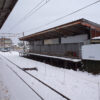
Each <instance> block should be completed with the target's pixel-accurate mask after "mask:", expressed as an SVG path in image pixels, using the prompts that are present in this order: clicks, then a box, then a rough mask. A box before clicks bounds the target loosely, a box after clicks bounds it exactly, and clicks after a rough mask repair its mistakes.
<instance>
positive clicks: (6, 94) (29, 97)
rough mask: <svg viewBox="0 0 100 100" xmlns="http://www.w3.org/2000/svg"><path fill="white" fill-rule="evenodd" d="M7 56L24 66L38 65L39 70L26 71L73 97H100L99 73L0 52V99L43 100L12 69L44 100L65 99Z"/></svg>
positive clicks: (89, 99)
mask: <svg viewBox="0 0 100 100" xmlns="http://www.w3.org/2000/svg"><path fill="white" fill-rule="evenodd" d="M4 57H6V58H8V59H9V60H10V61H12V62H14V63H15V64H16V65H18V66H20V67H21V68H33V67H37V69H38V71H36V70H32V71H27V72H28V73H30V74H32V75H33V76H35V77H37V78H38V79H40V80H41V81H43V82H44V83H46V84H48V85H49V86H51V87H52V88H54V89H56V90H57V91H59V92H60V93H62V94H63V95H65V96H66V97H68V98H69V99H70V100H100V75H92V74H91V73H87V72H81V71H79V70H77V71H73V70H69V69H63V68H59V67H55V66H51V65H49V64H46V63H42V62H38V61H35V60H31V59H28V58H24V57H20V56H19V53H18V52H0V100H40V98H39V96H37V94H36V93H35V92H33V91H32V90H31V89H30V88H29V87H28V86H27V85H26V84H25V83H24V82H23V81H22V80H21V79H20V78H19V77H18V76H17V75H16V74H15V73H14V72H13V71H12V70H11V69H10V68H12V69H13V70H14V71H15V72H16V73H17V74H18V75H19V76H20V77H21V78H22V79H23V80H24V81H25V82H26V83H27V84H28V85H29V86H30V87H32V88H33V89H34V90H35V91H36V92H37V93H38V94H39V95H40V96H41V97H43V99H44V100H65V98H63V97H62V96H60V95H58V94H57V93H55V92H54V91H52V90H51V89H49V88H48V87H46V86H44V85H43V84H41V83H40V82H39V81H37V80H36V79H34V78H32V77H31V76H29V75H28V74H27V73H25V72H24V71H22V70H20V69H19V68H17V67H16V66H15V65H13V64H12V63H11V62H9V61H7V60H6V59H5V58H4ZM9 67H10V68H9Z"/></svg>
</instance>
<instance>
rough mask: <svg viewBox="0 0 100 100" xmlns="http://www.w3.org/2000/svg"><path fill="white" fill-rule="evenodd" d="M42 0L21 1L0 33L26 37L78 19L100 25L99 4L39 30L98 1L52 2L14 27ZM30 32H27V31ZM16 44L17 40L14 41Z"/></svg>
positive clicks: (63, 0)
mask: <svg viewBox="0 0 100 100" xmlns="http://www.w3.org/2000/svg"><path fill="white" fill-rule="evenodd" d="M41 1H42V0H19V1H18V2H17V4H16V6H15V8H14V9H13V11H12V13H11V14H10V16H9V17H8V19H7V20H6V22H5V24H4V26H3V27H2V29H1V30H0V33H2V32H3V33H4V32H6V33H9V32H10V33H19V32H25V35H28V34H32V33H35V32H38V31H41V30H44V29H47V28H50V27H54V26H57V25H61V24H63V23H67V22H70V21H73V20H76V19H80V18H86V19H88V20H91V21H93V22H96V23H98V24H100V3H97V4H95V5H93V6H91V7H89V8H86V9H84V10H82V11H80V12H78V13H76V14H73V15H71V16H68V17H66V18H63V19H61V20H59V21H57V22H55V23H52V24H50V25H48V26H45V27H44V26H43V27H41V28H38V29H34V28H37V27H39V26H41V25H44V24H46V23H48V22H50V21H52V20H54V19H56V18H59V17H61V16H63V15H66V14H69V13H71V12H73V11H75V10H77V9H80V8H82V7H84V6H85V5H88V4H90V3H93V2H94V1H97V0H50V1H49V2H48V3H47V4H46V5H44V6H43V7H42V8H41V9H39V10H38V11H37V12H35V13H34V14H32V15H31V16H30V17H28V18H27V19H26V20H24V21H23V22H22V23H20V24H17V25H16V27H13V28H12V26H14V25H15V24H16V23H17V22H18V21H19V20H20V19H21V18H23V16H25V15H26V14H27V13H28V12H29V11H30V10H31V9H32V8H34V7H35V6H36V5H37V4H38V3H39V2H41ZM31 28H33V30H30V31H29V32H26V30H29V29H31ZM14 42H16V40H15V41H14Z"/></svg>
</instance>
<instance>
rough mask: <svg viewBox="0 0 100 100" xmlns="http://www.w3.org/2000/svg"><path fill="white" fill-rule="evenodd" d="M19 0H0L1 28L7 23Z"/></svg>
mask: <svg viewBox="0 0 100 100" xmlns="http://www.w3.org/2000/svg"><path fill="white" fill-rule="evenodd" d="M16 2H17V0H0V28H1V27H2V26H3V24H4V23H5V21H6V19H7V17H8V16H9V14H10V13H11V11H12V9H13V7H14V6H15V4H16Z"/></svg>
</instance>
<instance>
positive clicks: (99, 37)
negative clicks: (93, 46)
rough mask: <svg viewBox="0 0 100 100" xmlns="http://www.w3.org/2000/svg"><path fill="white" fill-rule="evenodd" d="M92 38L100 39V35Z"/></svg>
mask: <svg viewBox="0 0 100 100" xmlns="http://www.w3.org/2000/svg"><path fill="white" fill-rule="evenodd" d="M92 39H94V40H96V39H100V36H97V37H94V38H92Z"/></svg>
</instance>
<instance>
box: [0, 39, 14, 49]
mask: <svg viewBox="0 0 100 100" xmlns="http://www.w3.org/2000/svg"><path fill="white" fill-rule="evenodd" d="M11 47H12V40H11V39H10V38H0V49H7V50H10V49H11Z"/></svg>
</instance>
